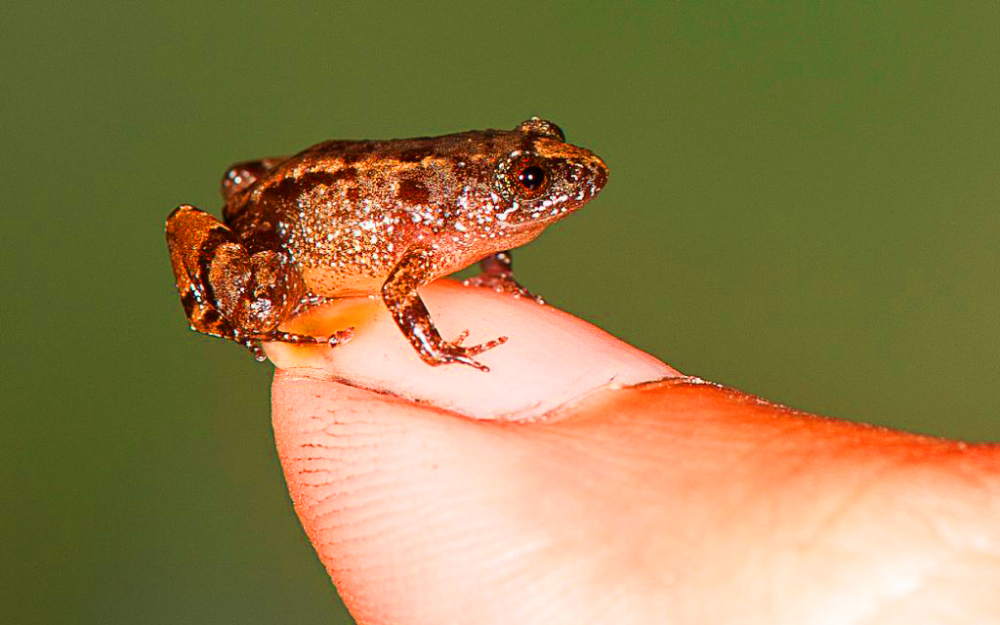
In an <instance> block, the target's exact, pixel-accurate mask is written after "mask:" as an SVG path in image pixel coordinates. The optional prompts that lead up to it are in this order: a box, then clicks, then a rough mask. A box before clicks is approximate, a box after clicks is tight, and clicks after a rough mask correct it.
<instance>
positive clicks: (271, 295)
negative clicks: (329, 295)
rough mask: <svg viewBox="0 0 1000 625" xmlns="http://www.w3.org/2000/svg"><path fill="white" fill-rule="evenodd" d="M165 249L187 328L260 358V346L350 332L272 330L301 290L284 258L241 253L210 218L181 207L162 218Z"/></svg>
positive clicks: (332, 340)
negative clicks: (314, 333) (318, 333)
mask: <svg viewBox="0 0 1000 625" xmlns="http://www.w3.org/2000/svg"><path fill="white" fill-rule="evenodd" d="M167 246H168V247H169V249H170V260H171V262H172V263H173V267H174V276H175V278H176V279H177V290H178V291H179V292H180V294H181V302H182V303H183V304H184V312H185V313H186V314H187V316H188V320H189V321H190V322H191V328H192V329H194V330H197V331H199V332H203V333H205V334H210V335H213V336H219V337H222V338H226V339H230V340H232V341H235V342H237V343H240V344H241V345H244V346H245V347H246V348H247V349H249V350H251V351H252V352H253V353H254V356H255V357H256V358H257V359H258V360H262V359H263V358H264V355H263V351H262V350H261V349H260V345H259V342H260V341H282V342H285V343H295V344H306V343H312V344H315V343H327V344H329V345H336V344H338V343H342V342H344V341H346V340H348V339H349V338H350V331H343V332H338V333H335V334H334V335H332V336H330V337H326V338H321V337H315V336H308V335H303V334H294V333H291V332H283V331H280V330H278V325H279V324H280V323H281V322H282V321H284V320H285V319H286V318H288V317H289V316H290V313H291V312H292V308H294V306H295V305H296V304H297V302H298V299H299V297H300V296H301V293H302V292H304V290H305V288H304V286H303V284H302V281H301V278H300V277H299V275H298V273H297V272H296V271H295V270H294V268H293V267H291V264H290V262H289V261H288V258H287V256H285V255H284V254H282V253H280V252H277V251H272V250H264V251H260V252H257V253H256V254H253V255H252V256H251V255H250V254H249V253H248V252H247V250H246V248H245V247H244V246H243V244H242V242H241V241H240V240H239V237H237V236H236V234H235V233H234V232H233V231H232V230H230V229H229V228H228V227H226V226H225V225H224V224H222V223H221V222H219V221H218V220H217V219H216V218H215V217H213V216H211V215H209V214H208V213H206V212H204V211H201V210H199V209H197V208H195V207H193V206H181V207H180V208H178V209H177V210H175V211H174V212H173V213H172V214H171V215H170V217H169V218H167Z"/></svg>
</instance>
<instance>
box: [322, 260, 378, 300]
mask: <svg viewBox="0 0 1000 625" xmlns="http://www.w3.org/2000/svg"><path fill="white" fill-rule="evenodd" d="M302 278H303V280H305V283H306V287H307V288H308V289H309V290H310V291H311V292H312V293H315V294H316V295H322V296H324V297H358V296H362V295H372V294H374V293H378V292H380V291H381V290H382V283H383V282H385V278H382V277H375V276H371V275H366V274H344V273H341V272H338V271H334V270H331V269H324V268H319V267H309V268H305V269H303V270H302Z"/></svg>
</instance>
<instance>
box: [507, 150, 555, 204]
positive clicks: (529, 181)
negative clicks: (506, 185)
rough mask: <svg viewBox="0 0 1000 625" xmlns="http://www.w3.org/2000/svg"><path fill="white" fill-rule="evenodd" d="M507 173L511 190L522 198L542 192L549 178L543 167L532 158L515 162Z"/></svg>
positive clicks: (536, 195)
mask: <svg viewBox="0 0 1000 625" xmlns="http://www.w3.org/2000/svg"><path fill="white" fill-rule="evenodd" d="M509 175H510V179H511V180H510V181H511V183H512V184H511V188H512V190H513V191H514V193H515V194H516V195H517V196H518V197H520V198H521V199H524V200H531V199H534V198H536V197H538V196H540V195H541V194H542V193H544V192H545V190H546V189H547V188H548V186H549V181H550V179H551V176H550V175H549V172H548V171H547V170H546V169H545V167H544V166H543V165H542V164H541V163H538V162H537V161H535V160H534V159H524V160H522V161H521V162H520V163H517V164H516V165H515V166H514V167H513V168H511V171H510V174H509Z"/></svg>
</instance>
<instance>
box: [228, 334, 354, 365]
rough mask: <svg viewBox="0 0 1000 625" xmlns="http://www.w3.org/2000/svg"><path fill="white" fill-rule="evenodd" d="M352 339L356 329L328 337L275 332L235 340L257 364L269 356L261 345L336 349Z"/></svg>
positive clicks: (243, 336)
mask: <svg viewBox="0 0 1000 625" xmlns="http://www.w3.org/2000/svg"><path fill="white" fill-rule="evenodd" d="M352 338H354V328H344V329H343V330H337V331H336V332H334V333H333V334H331V335H330V336H327V337H322V336H312V335H310V334H295V333H294V332H282V331H279V330H275V331H274V332H266V333H258V334H241V335H239V336H237V337H236V338H235V340H236V341H238V342H239V343H241V344H242V345H243V346H244V347H246V348H247V349H249V350H250V352H251V353H252V354H253V357H254V360H256V361H257V362H264V361H265V360H267V355H266V354H265V353H264V349H263V348H262V347H261V344H262V343H264V342H272V341H273V342H276V343H289V344H291V345H322V344H324V343H325V344H326V345H329V346H330V347H336V346H338V345H342V344H344V343H347V342H348V341H350V340H351V339H352Z"/></svg>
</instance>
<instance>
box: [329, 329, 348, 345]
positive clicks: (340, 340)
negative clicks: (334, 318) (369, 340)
mask: <svg viewBox="0 0 1000 625" xmlns="http://www.w3.org/2000/svg"><path fill="white" fill-rule="evenodd" d="M353 338H354V328H353V327H350V328H344V329H343V330H337V331H336V332H334V333H333V334H331V335H330V336H329V337H328V338H327V339H326V344H327V345H329V346H330V347H336V346H338V345H343V344H344V343H347V342H348V341H350V340H351V339H353Z"/></svg>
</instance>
